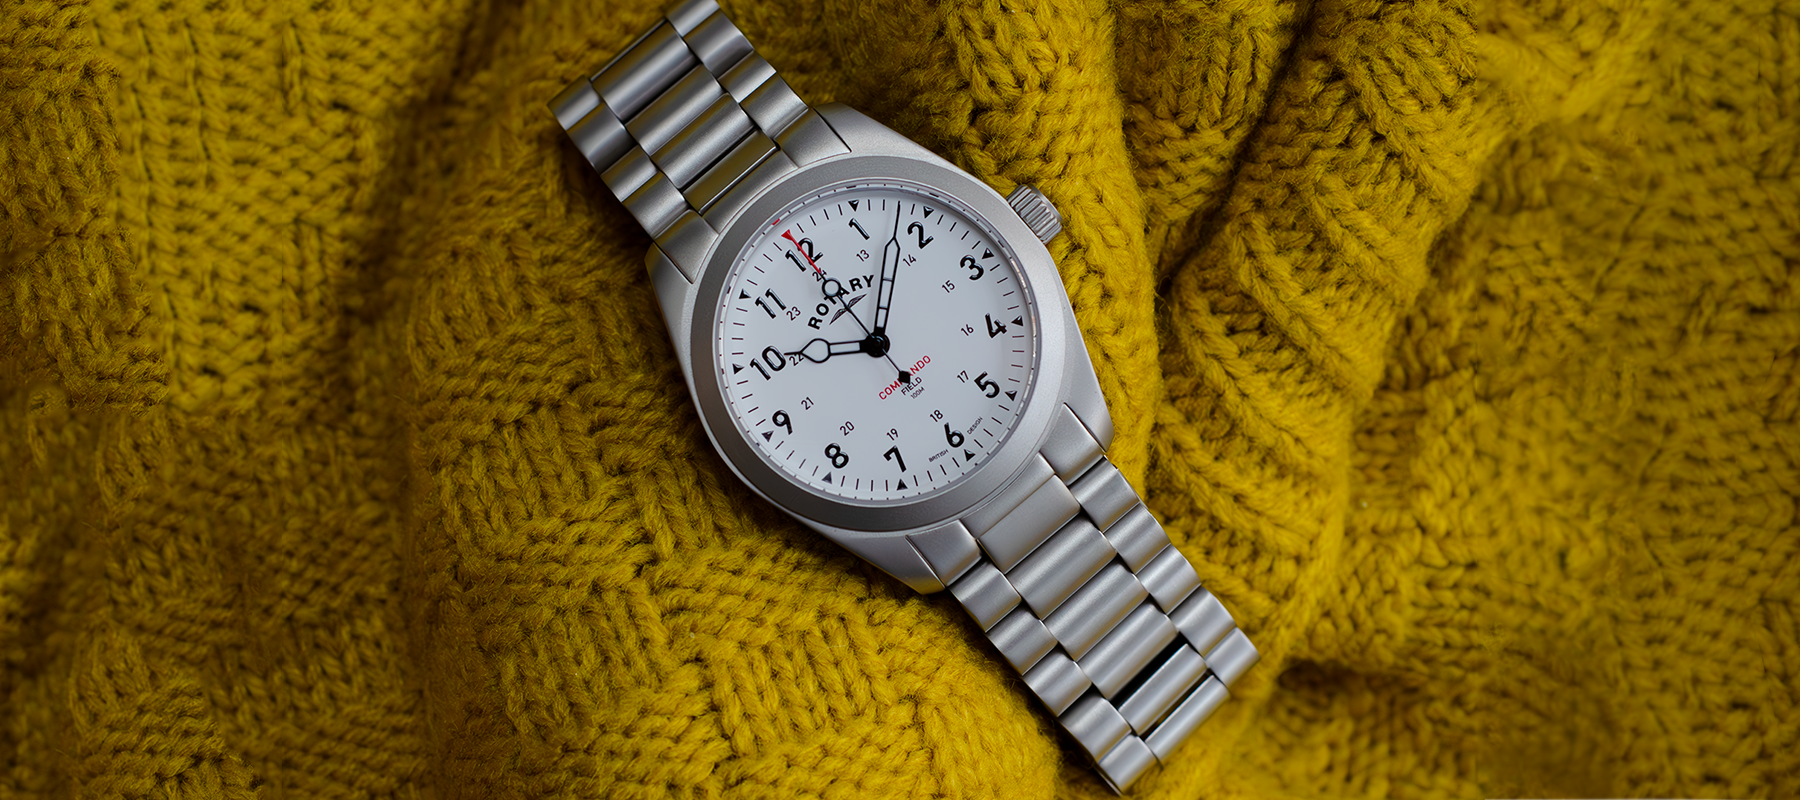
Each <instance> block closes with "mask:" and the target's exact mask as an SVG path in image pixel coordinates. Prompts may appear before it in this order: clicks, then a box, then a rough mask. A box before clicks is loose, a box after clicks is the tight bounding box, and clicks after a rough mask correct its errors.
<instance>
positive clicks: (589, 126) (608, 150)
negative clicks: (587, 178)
mask: <svg viewBox="0 0 1800 800" xmlns="http://www.w3.org/2000/svg"><path fill="white" fill-rule="evenodd" d="M569 139H570V140H572V141H574V142H575V147H576V148H577V149H579V150H581V155H582V156H584V157H586V158H587V160H588V163H589V164H592V165H593V166H594V169H597V170H605V169H606V168H607V167H609V166H611V165H612V163H613V162H614V161H616V160H618V158H619V156H622V155H624V154H625V151H627V150H630V149H631V146H632V141H631V132H629V131H627V130H625V125H624V124H623V123H621V122H619V118H618V117H615V116H613V113H612V111H611V110H609V109H607V107H606V106H604V105H598V106H594V108H593V110H591V111H589V112H588V114H587V116H585V117H582V118H581V120H580V121H579V122H576V123H575V126H574V127H572V128H570V129H569Z"/></svg>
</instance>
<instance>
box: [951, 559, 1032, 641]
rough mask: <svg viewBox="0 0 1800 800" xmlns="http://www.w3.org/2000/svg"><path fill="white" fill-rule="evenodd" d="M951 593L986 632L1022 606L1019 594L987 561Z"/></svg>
mask: <svg viewBox="0 0 1800 800" xmlns="http://www.w3.org/2000/svg"><path fill="white" fill-rule="evenodd" d="M950 593H951V594H953V595H955V596H956V599H957V601H958V602H960V603H962V606H963V609H964V610H965V611H968V612H969V616H971V617H974V618H975V624H977V625H980V626H981V629H982V630H984V631H985V630H988V629H990V628H992V627H994V624H995V623H997V622H999V621H1000V619H1001V618H1002V617H1005V616H1006V614H1007V612H1009V611H1012V610H1013V609H1014V608H1016V607H1018V605H1019V593H1018V592H1017V591H1016V590H1014V589H1013V585H1012V584H1010V583H1007V581H1006V576H1005V575H1002V574H1000V570H997V569H994V565H993V564H990V563H988V562H986V561H983V562H981V563H980V564H976V565H975V568H974V569H971V570H969V572H968V574H966V575H964V576H962V578H960V579H958V580H957V582H956V583H954V584H951V586H950Z"/></svg>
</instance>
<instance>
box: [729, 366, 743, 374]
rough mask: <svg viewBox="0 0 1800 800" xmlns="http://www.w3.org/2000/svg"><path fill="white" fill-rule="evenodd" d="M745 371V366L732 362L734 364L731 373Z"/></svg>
mask: <svg viewBox="0 0 1800 800" xmlns="http://www.w3.org/2000/svg"><path fill="white" fill-rule="evenodd" d="M743 371H744V368H743V367H740V366H738V365H736V364H732V365H731V374H733V375H736V374H738V373H740V372H743Z"/></svg>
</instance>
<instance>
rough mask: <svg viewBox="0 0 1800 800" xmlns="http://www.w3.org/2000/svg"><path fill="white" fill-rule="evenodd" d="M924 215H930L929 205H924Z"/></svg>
mask: <svg viewBox="0 0 1800 800" xmlns="http://www.w3.org/2000/svg"><path fill="white" fill-rule="evenodd" d="M924 216H927V217H929V216H931V207H930V206H926V207H925V214H924Z"/></svg>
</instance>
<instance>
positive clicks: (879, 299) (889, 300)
mask: <svg viewBox="0 0 1800 800" xmlns="http://www.w3.org/2000/svg"><path fill="white" fill-rule="evenodd" d="M899 269H900V237H898V236H896V237H894V238H892V239H889V240H888V243H887V247H884V248H882V250H881V283H880V285H879V286H878V287H877V288H876V291H875V318H874V320H873V323H874V324H873V325H871V326H870V328H871V329H870V331H869V335H870V336H881V335H882V334H885V333H887V322H888V306H889V305H891V304H893V302H894V273H895V272H896V271H898V270H899Z"/></svg>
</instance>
